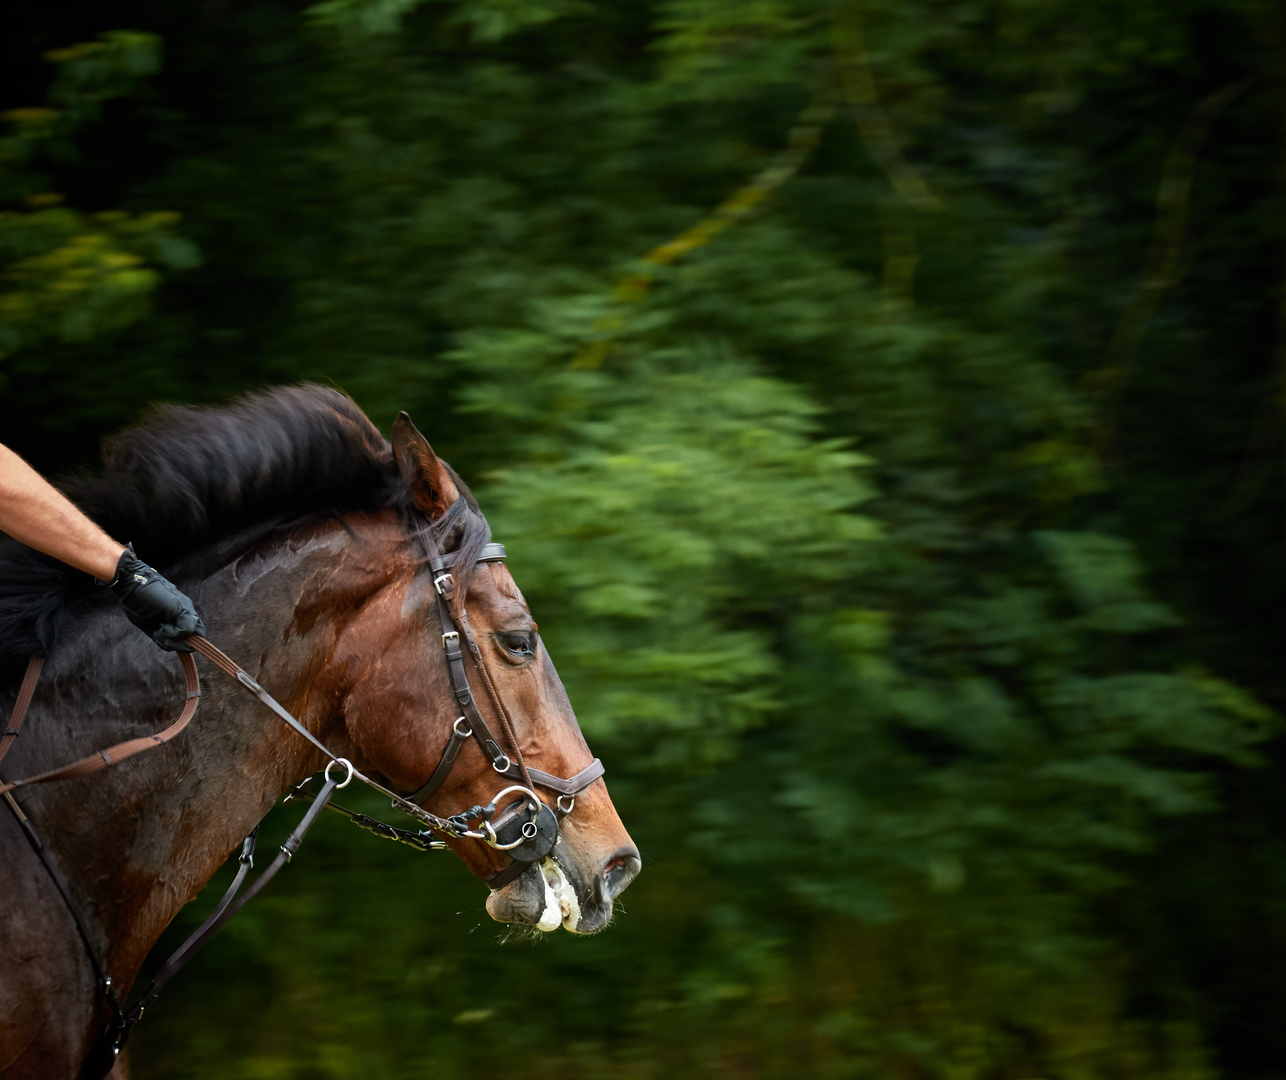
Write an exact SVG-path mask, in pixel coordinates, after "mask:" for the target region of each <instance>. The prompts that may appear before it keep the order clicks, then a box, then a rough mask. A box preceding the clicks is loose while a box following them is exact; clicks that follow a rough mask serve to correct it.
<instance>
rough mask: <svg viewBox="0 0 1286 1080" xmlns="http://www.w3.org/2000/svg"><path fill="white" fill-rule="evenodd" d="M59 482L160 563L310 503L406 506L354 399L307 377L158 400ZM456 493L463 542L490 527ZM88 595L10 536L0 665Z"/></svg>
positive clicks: (5, 549) (46, 641)
mask: <svg viewBox="0 0 1286 1080" xmlns="http://www.w3.org/2000/svg"><path fill="white" fill-rule="evenodd" d="M62 489H63V490H64V491H65V492H66V493H67V495H68V496H69V497H70V498H71V499H72V501H74V502H75V503H76V504H77V505H78V506H79V507H80V508H81V509H82V510H83V511H84V512H85V513H86V514H87V515H88V516H89V517H91V518H93V519H94V520H95V521H96V522H98V523H99V524H100V525H101V526H102V527H103V528H104V530H106V532H107V533H108V534H109V535H110V536H112V537H114V538H116V539H118V540H120V541H121V542H122V543H125V542H131V541H132V542H133V544H134V548H135V550H136V551H137V553H138V555H139V557H140V558H142V559H143V560H144V561H146V562H149V563H151V564H152V565H154V566H155V567H157V569H159V570H160V571H161V572H162V573H167V572H168V571H169V569H170V568H172V567H173V566H175V565H176V564H177V563H178V562H179V561H180V560H184V559H186V558H187V557H189V556H191V555H193V554H194V553H195V552H197V551H200V550H202V549H204V548H208V547H210V546H211V545H213V544H216V543H218V542H219V541H220V540H223V539H226V538H228V537H231V536H235V535H238V534H244V533H246V532H247V531H251V530H257V531H259V532H260V533H262V532H267V531H270V530H272V529H274V528H278V527H280V526H282V525H284V524H286V523H288V522H291V521H294V520H297V519H298V518H300V517H302V516H305V515H308V514H316V513H332V514H338V513H343V512H346V511H355V510H365V509H371V510H373V509H378V508H381V507H388V506H400V507H402V508H403V510H404V511H405V512H406V513H408V514H410V513H411V510H410V503H409V499H408V497H407V493H406V491H405V489H404V485H403V484H402V482H401V479H400V477H399V475H398V470H397V467H396V465H395V463H394V461H393V454H392V450H391V449H390V447H389V444H388V443H387V442H386V441H385V439H384V437H383V436H382V435H381V434H380V432H379V430H378V429H377V428H376V427H375V425H374V424H372V423H371V422H370V420H368V419H367V418H366V415H365V414H364V413H363V412H362V410H361V409H359V408H358V407H357V405H356V404H355V403H354V402H353V401H352V399H350V398H348V397H346V396H345V395H343V394H341V393H339V392H338V391H336V390H332V389H329V388H327V387H323V386H317V385H311V384H304V385H299V386H290V387H284V388H280V389H275V390H268V391H265V392H262V393H256V394H251V395H248V396H246V397H244V398H241V399H240V400H238V401H236V402H235V403H233V404H232V405H229V406H225V407H220V408H192V407H185V406H175V405H166V406H162V407H160V408H158V409H157V410H156V411H155V412H154V413H153V415H152V416H151V417H150V418H149V419H147V420H145V421H144V422H143V423H141V424H139V425H138V426H137V427H134V428H130V429H128V430H126V431H125V432H123V433H121V434H120V435H117V436H115V437H114V438H112V439H110V440H108V441H107V443H106V444H105V446H104V450H103V471H102V472H101V473H100V474H98V475H88V474H87V475H83V476H81V477H78V478H76V479H75V480H72V481H70V482H68V483H65V484H63V485H62ZM461 490H464V488H463V485H461ZM466 499H467V502H468V510H469V511H472V512H467V513H466V515H465V518H466V520H465V521H464V523H463V524H464V529H463V533H464V535H463V537H461V538H460V542H461V544H462V546H463V547H466V548H473V547H475V546H480V543H485V538H484V537H483V534H484V533H486V532H487V531H488V530H487V529H486V522H485V519H483V518H482V517H481V514H480V513H478V512H477V504H476V503H475V502H474V501H473V499H472V497H471V496H466ZM445 539H446V538H445V537H443V538H441V540H445ZM93 598H94V590H93V586H92V583H91V581H90V578H89V577H88V576H87V575H85V574H82V573H80V572H78V571H75V570H72V569H71V568H70V567H67V566H64V565H63V564H62V563H59V562H56V561H55V560H53V559H50V558H47V557H46V556H44V555H40V554H38V553H37V552H35V551H33V550H31V549H30V548H28V547H26V546H24V545H22V544H19V543H17V542H15V541H8V542H5V543H3V544H0V676H8V675H9V674H11V673H12V671H13V669H15V668H16V667H17V666H18V665H19V664H20V663H23V662H25V660H26V658H27V657H28V656H30V655H31V654H33V653H41V654H46V653H48V651H49V650H50V649H51V648H52V647H53V644H54V642H55V640H56V639H57V636H58V632H59V629H60V628H61V626H62V623H63V619H64V615H65V613H66V611H67V609H68V608H69V607H71V606H73V605H75V604H76V603H78V602H83V601H86V600H92V599H93Z"/></svg>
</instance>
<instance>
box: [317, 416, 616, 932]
mask: <svg viewBox="0 0 1286 1080" xmlns="http://www.w3.org/2000/svg"><path fill="white" fill-rule="evenodd" d="M393 455H394V458H395V460H396V463H397V467H398V469H399V471H400V474H401V477H402V481H403V484H404V485H405V491H406V495H407V498H406V500H405V502H406V510H405V520H404V521H403V522H402V523H401V530H400V531H401V536H400V539H399V541H398V542H397V543H395V544H394V549H395V550H396V551H397V552H398V555H397V556H395V557H394V558H393V559H392V563H393V569H392V571H389V570H388V562H387V561H384V562H383V567H384V569H383V570H382V571H381V575H382V576H381V582H382V587H381V588H379V589H378V590H376V591H375V592H374V593H372V594H370V596H369V597H368V598H367V599H366V600H365V601H364V602H363V603H361V604H360V605H357V606H356V610H355V612H354V614H353V615H352V617H351V618H349V619H348V621H347V622H346V624H345V625H344V628H343V630H342V632H341V633H340V635H339V640H338V647H337V650H336V654H335V660H336V661H337V662H336V663H334V664H332V665H330V667H331V669H332V670H334V671H338V672H343V673H344V682H345V687H344V690H343V692H342V703H341V710H342V714H343V723H344V727H345V729H346V733H347V740H348V743H349V745H350V746H351V748H352V752H353V754H354V755H355V756H354V760H355V762H356V763H357V764H358V767H359V768H361V769H363V770H365V769H367V768H369V769H371V770H373V771H375V772H376V773H378V774H380V775H382V776H383V777H384V778H386V779H387V782H388V784H389V786H390V787H392V788H393V789H394V790H396V791H399V792H402V793H403V795H404V797H405V798H407V799H410V800H413V801H414V802H415V803H416V805H419V806H421V807H423V808H424V809H426V810H428V811H431V812H432V813H434V814H437V815H441V816H452V815H457V816H459V817H460V818H461V819H463V818H465V817H469V816H470V815H469V814H466V813H464V812H465V811H466V810H467V809H470V808H471V809H472V811H474V812H477V811H479V810H480V809H481V808H483V807H487V806H488V804H491V803H493V802H496V803H498V805H495V806H492V807H490V808H489V809H488V811H487V813H486V814H485V815H483V817H482V819H480V830H481V832H482V838H480V837H479V836H477V835H474V836H472V837H461V836H448V837H447V842H448V844H449V845H450V846H451V847H452V848H453V849H454V850H455V851H456V852H457V854H458V855H459V856H460V857H461V858H462V859H463V860H464V862H465V864H466V865H467V866H468V868H469V869H470V870H471V871H472V872H473V873H474V874H476V875H477V876H478V877H480V878H482V879H483V880H484V881H487V882H488V884H489V885H491V887H492V890H493V891H492V893H491V895H490V897H489V899H488V901H487V910H488V912H489V913H490V914H491V916H492V918H494V919H496V920H497V921H500V922H507V923H519V924H531V925H535V926H537V927H539V928H540V929H542V930H552V929H555V928H556V927H557V926H559V925H562V926H563V927H564V928H565V929H567V930H570V931H572V932H575V933H593V932H595V931H598V930H601V929H602V928H603V927H605V926H606V925H607V924H608V922H609V921H610V920H611V917H612V906H613V901H614V899H615V897H616V896H617V895H619V893H620V892H621V891H622V890H623V889H624V888H625V887H626V886H627V885H628V884H629V883H630V881H631V880H632V879H633V878H634V876H635V875H636V874H637V873H638V870H639V867H640V861H639V854H638V849H637V848H636V847H635V846H634V843H633V841H632V840H631V839H630V837H629V834H628V833H627V832H626V831H625V827H624V826H623V825H622V823H621V820H620V817H619V816H618V815H617V813H616V809H615V807H613V805H612V801H611V798H610V797H609V796H608V793H607V787H606V786H605V784H604V782H603V780H602V779H601V773H602V768H601V765H599V764H598V763H597V761H596V759H594V757H593V755H592V754H591V753H590V751H589V747H588V746H587V745H586V743H585V739H584V737H583V736H582V734H581V731H580V727H579V725H578V724H577V722H576V716H575V713H574V712H573V710H572V707H571V703H570V702H569V701H568V698H567V694H566V692H565V691H564V689H563V685H562V682H561V681H560V680H559V678H558V673H557V671H556V670H555V669H554V664H553V661H552V660H551V659H550V657H549V654H548V652H547V651H546V650H545V647H544V645H543V644H542V642H541V639H540V633H539V627H538V626H537V624H536V622H535V620H534V619H533V618H532V615H531V611H530V609H529V608H528V606H527V603H526V601H525V600H524V598H523V595H522V592H521V591H520V590H519V588H518V586H517V584H516V583H515V582H514V579H513V577H512V576H511V575H510V573H509V570H508V568H507V567H506V566H505V565H504V563H503V561H502V552H503V549H501V548H500V547H499V545H494V544H489V543H488V541H489V539H490V532H489V529H488V528H487V525H486V521H485V519H484V518H483V517H482V515H481V512H480V511H479V510H478V508H477V506H476V503H474V502H473V500H472V497H471V496H469V495H468V493H467V490H466V489H464V486H463V484H461V483H460V482H459V480H458V478H457V477H456V476H455V474H454V472H453V471H452V470H451V469H450V468H449V466H447V465H446V464H445V463H444V462H443V461H442V460H441V459H439V458H438V457H437V455H436V454H435V453H434V452H433V450H432V448H431V447H430V446H429V443H428V442H427V441H426V440H425V438H424V436H423V435H421V434H420V432H419V431H418V430H416V428H415V426H414V425H413V424H412V423H411V421H410V418H409V417H408V416H407V415H406V414H405V413H403V414H402V415H401V417H399V419H398V421H397V423H396V424H395V425H394V430H393ZM498 551H499V552H501V554H500V555H497V554H496V552H498ZM367 572H369V571H367ZM453 660H454V665H455V666H454V668H453ZM501 793H503V794H501ZM498 795H500V796H501V797H500V798H499V799H497V796H498ZM473 817H474V818H477V817H478V815H477V814H476V813H475V814H474V815H473ZM471 820H472V819H471ZM474 824H475V825H477V824H479V822H478V821H474ZM474 831H475V833H476V832H477V831H479V830H478V829H475V830H474ZM483 838H485V840H484V839H483Z"/></svg>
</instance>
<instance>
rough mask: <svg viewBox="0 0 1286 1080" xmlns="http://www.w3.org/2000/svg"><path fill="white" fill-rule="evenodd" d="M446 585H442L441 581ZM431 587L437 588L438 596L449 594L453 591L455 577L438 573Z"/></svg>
mask: <svg viewBox="0 0 1286 1080" xmlns="http://www.w3.org/2000/svg"><path fill="white" fill-rule="evenodd" d="M444 581H445V582H446V585H443V584H442V583H443V582H444ZM433 587H434V588H435V589H437V591H438V595H439V596H450V595H451V593H452V592H454V591H455V578H453V577H452V576H451V575H450V574H439V575H438V576H437V577H435V578H434V579H433Z"/></svg>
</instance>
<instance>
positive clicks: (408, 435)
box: [393, 412, 460, 520]
mask: <svg viewBox="0 0 1286 1080" xmlns="http://www.w3.org/2000/svg"><path fill="white" fill-rule="evenodd" d="M393 457H394V459H395V460H396V461H397V467H398V471H399V472H401V474H402V479H403V480H404V481H405V482H406V486H407V488H408V489H409V490H410V492H411V499H412V500H413V501H414V503H415V508H416V509H417V510H419V511H420V513H422V514H424V515H425V516H426V517H428V518H429V519H430V520H432V519H433V518H437V517H441V516H442V515H443V514H445V513H446V512H447V510H448V509H449V508H450V506H451V504H452V503H454V502H455V501H456V499H458V498H459V497H460V490H459V488H457V487H456V486H455V481H454V480H452V479H451V473H450V470H448V469H447V467H446V466H445V465H444V464H443V463H442V459H441V458H440V457H438V455H437V454H435V453H434V452H433V447H431V446H430V445H429V441H428V439H426V438H425V437H424V436H423V435H421V434H420V432H419V429H418V428H416V426H415V425H414V424H413V423H411V418H410V416H408V415H407V414H406V413H404V412H402V413H398V415H397V419H396V420H394V421H393Z"/></svg>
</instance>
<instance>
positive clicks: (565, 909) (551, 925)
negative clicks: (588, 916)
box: [536, 858, 580, 933]
mask: <svg viewBox="0 0 1286 1080" xmlns="http://www.w3.org/2000/svg"><path fill="white" fill-rule="evenodd" d="M540 876H541V880H542V881H543V882H544V883H545V910H544V911H543V912H542V913H541V916H540V921H539V922H537V923H536V928H537V929H538V930H543V931H545V933H549V931H551V930H556V929H557V928H558V927H559V926H560V925H561V926H563V927H564V928H565V929H567V930H575V929H576V926H577V924H578V923H579V922H580V900H578V899H577V897H576V890H575V889H574V888H572V884H571V882H570V881H568V880H567V878H566V877H564V876H563V868H562V867H561V866H559V865H558V861H557V860H556V859H552V858H550V859H544V860H543V861H542V862H541V864H540Z"/></svg>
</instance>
